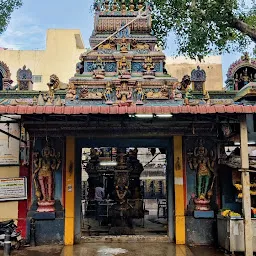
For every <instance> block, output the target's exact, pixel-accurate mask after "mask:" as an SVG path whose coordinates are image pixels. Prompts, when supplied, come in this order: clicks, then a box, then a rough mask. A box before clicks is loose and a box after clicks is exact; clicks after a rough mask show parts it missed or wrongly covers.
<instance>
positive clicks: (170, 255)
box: [0, 242, 224, 256]
mask: <svg viewBox="0 0 256 256" xmlns="http://www.w3.org/2000/svg"><path fill="white" fill-rule="evenodd" d="M2 255H3V251H2V250H0V256H2ZM11 255H12V256H116V255H118V256H122V255H123V256H224V254H223V253H221V252H217V251H216V250H215V249H213V248H208V247H193V248H188V247H187V246H185V245H175V244H171V243H152V242H149V243H134V242H131V243H82V244H79V245H75V246H65V247H64V246H61V245H53V246H38V247H33V248H32V247H28V248H23V249H21V250H19V251H13V252H12V254H11Z"/></svg>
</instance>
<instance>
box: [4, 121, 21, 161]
mask: <svg viewBox="0 0 256 256" xmlns="http://www.w3.org/2000/svg"><path fill="white" fill-rule="evenodd" d="M1 121H10V118H8V117H1ZM0 130H3V131H4V132H6V133H9V134H11V135H13V136H15V137H16V138H13V137H11V136H8V135H7V134H5V133H3V132H1V131H0V166H1V165H18V164H19V153H20V150H19V149H20V141H19V138H20V128H19V124H18V123H9V124H7V123H0Z"/></svg>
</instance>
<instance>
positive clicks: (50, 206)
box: [36, 200, 55, 212]
mask: <svg viewBox="0 0 256 256" xmlns="http://www.w3.org/2000/svg"><path fill="white" fill-rule="evenodd" d="M37 204H38V208H37V210H36V211H37V212H54V211H55V208H54V204H55V200H50V201H38V202H37Z"/></svg>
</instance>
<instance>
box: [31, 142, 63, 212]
mask: <svg viewBox="0 0 256 256" xmlns="http://www.w3.org/2000/svg"><path fill="white" fill-rule="evenodd" d="M60 164H61V158H60V153H57V154H56V153H55V150H54V148H52V147H51V146H50V145H49V144H48V143H46V146H45V147H44V148H43V150H42V152H41V154H40V153H38V152H37V153H34V166H35V168H36V169H35V171H34V174H33V176H34V178H33V179H34V184H35V191H36V197H37V200H38V205H39V207H38V209H37V211H39V212H41V211H42V212H47V211H54V208H53V205H54V172H55V171H57V170H58V169H59V167H60Z"/></svg>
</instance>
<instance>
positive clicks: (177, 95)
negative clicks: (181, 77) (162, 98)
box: [171, 82, 182, 100]
mask: <svg viewBox="0 0 256 256" xmlns="http://www.w3.org/2000/svg"><path fill="white" fill-rule="evenodd" d="M181 89H182V86H181V83H179V82H175V83H174V85H173V87H172V94H171V99H174V100H182V92H181Z"/></svg>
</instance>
